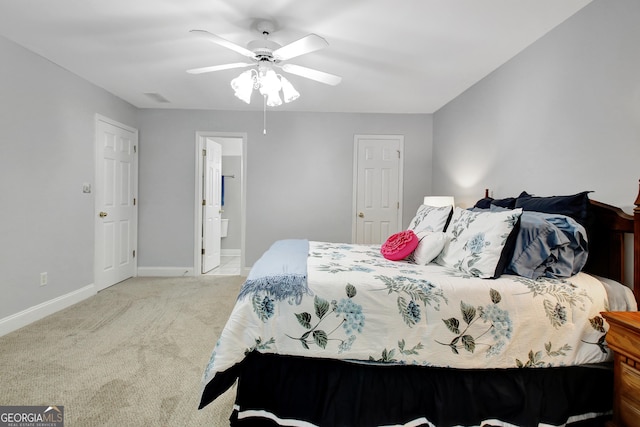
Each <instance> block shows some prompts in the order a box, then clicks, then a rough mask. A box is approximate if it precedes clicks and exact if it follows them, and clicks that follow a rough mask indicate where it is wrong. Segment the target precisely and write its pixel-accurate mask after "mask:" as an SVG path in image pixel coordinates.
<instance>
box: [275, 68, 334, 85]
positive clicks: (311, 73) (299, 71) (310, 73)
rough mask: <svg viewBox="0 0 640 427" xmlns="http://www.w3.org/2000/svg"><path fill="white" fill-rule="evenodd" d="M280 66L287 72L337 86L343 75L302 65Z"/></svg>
mask: <svg viewBox="0 0 640 427" xmlns="http://www.w3.org/2000/svg"><path fill="white" fill-rule="evenodd" d="M280 68H282V69H283V70H284V71H286V72H287V73H291V74H295V75H297V76H301V77H306V78H308V79H311V80H315V81H317V82H320V83H324V84H328V85H331V86H335V85H337V84H339V83H340V82H341V81H342V77H340V76H336V75H335V74H329V73H325V72H324V71H318V70H314V69H312V68H307V67H301V66H300V65H293V64H284V65H282V66H281V67H280Z"/></svg>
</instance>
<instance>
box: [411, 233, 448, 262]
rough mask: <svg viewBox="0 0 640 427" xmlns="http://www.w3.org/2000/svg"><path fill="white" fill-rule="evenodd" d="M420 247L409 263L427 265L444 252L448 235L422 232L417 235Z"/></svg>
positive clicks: (414, 252)
mask: <svg viewBox="0 0 640 427" xmlns="http://www.w3.org/2000/svg"><path fill="white" fill-rule="evenodd" d="M417 236H418V247H417V248H416V249H415V250H414V251H413V253H412V254H411V255H409V258H408V260H409V262H412V263H414V264H418V265H427V264H429V263H430V262H431V261H433V260H434V259H435V257H437V256H438V254H439V253H440V252H442V248H444V244H445V242H446V241H447V235H446V234H445V233H444V232H442V231H439V232H431V231H421V232H419V233H418V234H417Z"/></svg>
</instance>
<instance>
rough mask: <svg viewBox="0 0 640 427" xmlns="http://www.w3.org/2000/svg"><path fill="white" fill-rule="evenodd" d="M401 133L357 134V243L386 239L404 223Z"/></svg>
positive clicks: (355, 224)
mask: <svg viewBox="0 0 640 427" xmlns="http://www.w3.org/2000/svg"><path fill="white" fill-rule="evenodd" d="M403 145H404V137H403V136H401V135H356V136H355V138H354V174H355V176H354V190H353V191H354V196H353V199H354V211H353V212H354V218H353V232H352V240H353V242H354V243H364V244H369V243H371V244H373V243H383V242H384V241H385V240H386V239H387V238H388V237H389V236H390V235H392V234H394V233H397V232H398V231H400V228H401V227H402V208H401V206H402V158H403V155H402V154H403Z"/></svg>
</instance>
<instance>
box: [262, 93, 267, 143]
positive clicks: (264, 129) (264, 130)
mask: <svg viewBox="0 0 640 427" xmlns="http://www.w3.org/2000/svg"><path fill="white" fill-rule="evenodd" d="M263 98H264V102H263V104H262V117H263V121H262V134H263V135H266V134H267V96H266V95H263Z"/></svg>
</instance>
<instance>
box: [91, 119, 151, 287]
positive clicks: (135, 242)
mask: <svg viewBox="0 0 640 427" xmlns="http://www.w3.org/2000/svg"><path fill="white" fill-rule="evenodd" d="M99 122H104V123H107V124H109V125H111V126H114V127H118V128H121V129H124V130H126V131H128V132H131V133H133V134H134V136H135V142H134V153H136V154H135V155H134V156H133V171H131V180H132V187H133V188H132V192H133V194H132V196H133V197H134V200H135V201H134V202H133V218H132V220H131V221H132V227H131V228H132V230H131V236H132V241H131V246H132V248H131V249H132V250H133V251H134V254H135V255H133V256H132V264H133V272H132V277H136V276H137V275H138V257H137V250H138V204H137V199H138V155H137V150H138V145H139V140H138V129H135V128H132V127H130V126H127V125H125V124H123V123H120V122H117V121H115V120H112V119H110V118H108V117H105V116H102V115H100V114H95V118H94V126H95V140H94V185H93V191H94V194H95V193H96V192H98V191H102V190H101V188H102V185H101V184H102V178H103V177H102V176H99V174H98V170H99V168H98V162H102V159H101V158H98V154H99V150H98V144H99V143H100V137H101V135H99V131H100V126H99V125H98V123H99ZM89 191H91V190H89ZM93 203H94V209H93V211H94V212H93V213H94V215H96V216H97V215H98V213H99V212H100V210H101V209H102V206H98V197H96V196H94V198H93ZM94 220H95V218H94ZM98 232H99V230H98V225H97V222H96V221H94V248H93V251H94V261H93V282H94V286H96V287H97V290H102V289H104V288H106V287H109V286H111V285H114V284H115V283H102V282H101V281H99V280H98V276H99V274H98V269H99V268H100V266H101V265H102V264H101V263H99V262H98V259H97V257H98V250H97V244H98V239H97V237H96V236H97V233H98Z"/></svg>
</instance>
